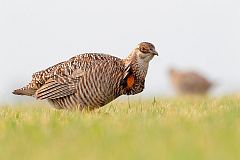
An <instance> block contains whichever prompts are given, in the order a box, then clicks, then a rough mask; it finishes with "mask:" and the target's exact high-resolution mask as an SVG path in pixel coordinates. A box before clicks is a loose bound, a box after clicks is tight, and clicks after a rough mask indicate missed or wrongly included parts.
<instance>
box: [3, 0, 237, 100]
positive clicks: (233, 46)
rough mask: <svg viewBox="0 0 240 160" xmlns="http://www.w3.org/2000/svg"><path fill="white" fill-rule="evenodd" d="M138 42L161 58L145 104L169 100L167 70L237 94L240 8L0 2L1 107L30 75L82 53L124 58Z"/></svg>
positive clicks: (223, 0) (221, 3)
mask: <svg viewBox="0 0 240 160" xmlns="http://www.w3.org/2000/svg"><path fill="white" fill-rule="evenodd" d="M141 41H149V42H152V43H153V44H154V45H155V47H156V49H157V51H158V52H159V56H158V57H156V58H154V60H153V61H152V62H151V64H150V67H149V72H148V75H147V79H146V89H145V90H144V92H143V93H142V94H141V95H143V96H152V95H159V96H170V95H172V94H173V88H172V86H171V84H170V82H169V77H168V69H169V68H170V67H175V68H178V69H183V70H196V71H199V72H200V73H201V74H203V75H204V76H205V77H208V78H209V80H210V81H213V82H215V83H216V86H215V87H214V88H213V89H212V91H211V94H212V95H225V94H233V93H237V92H239V91H240V83H239V82H240V73H239V69H240V47H239V46H240V45H239V44H240V1H237V0H201V1H192V0H168V1H163V0H148V1H141V0H132V1H128V0H121V1H113V0H101V1H97V0H80V1H79V0H78V1H77V0H68V1H63V0H41V1H33V0H21V1H19V0H0V68H1V78H0V102H4V103H5V102H11V101H13V100H20V99H21V100H22V99H23V97H21V98H19V97H17V96H14V95H12V94H11V92H12V90H13V89H15V88H19V87H22V86H24V85H25V84H27V83H28V82H29V81H30V80H31V75H32V73H34V72H36V71H39V70H42V69H45V68H46V67H49V66H51V65H54V64H56V63H58V62H61V61H64V60H67V59H69V58H71V57H72V56H74V55H76V54H80V53H84V52H100V53H108V54H111V55H115V56H118V57H121V58H124V57H126V56H127V55H128V54H129V52H130V51H131V50H132V49H133V48H134V47H135V46H136V45H137V44H138V43H139V42H141Z"/></svg>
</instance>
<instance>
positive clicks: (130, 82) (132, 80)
mask: <svg viewBox="0 0 240 160" xmlns="http://www.w3.org/2000/svg"><path fill="white" fill-rule="evenodd" d="M133 84H134V77H133V76H132V75H130V76H129V77H128V78H127V88H132V86H133Z"/></svg>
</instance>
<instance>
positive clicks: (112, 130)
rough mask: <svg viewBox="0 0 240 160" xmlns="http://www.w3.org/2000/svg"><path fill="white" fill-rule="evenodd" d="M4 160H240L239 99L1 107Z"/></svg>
mask: <svg viewBox="0 0 240 160" xmlns="http://www.w3.org/2000/svg"><path fill="white" fill-rule="evenodd" d="M0 159H1V160H8V159H11V160H12V159H26V160H27V159H29V160H33V159H34V160H38V159H44V160H53V159H56V160H62V159H69V160H72V159H81V160H83V159H87V160H95V159H97V160H125V159H131V160H135V159H136V160H149V159H167V160H168V159H178V160H186V159H190V160H198V159H208V160H214V159H217V160H221V159H226V160H231V159H240V96H229V97H222V98H206V97H205V98H203V97H179V98H172V99H160V98H157V99H155V100H141V101H140V100H136V101H130V105H129V104H128V103H127V102H126V103H124V102H114V103H111V104H109V105H108V106H105V107H103V108H102V109H100V110H96V111H94V112H83V113H81V112H72V111H65V110H55V109H53V108H51V107H49V106H47V105H46V104H35V105H33V104H32V105H31V104H28V105H18V106H2V107H1V108H0Z"/></svg>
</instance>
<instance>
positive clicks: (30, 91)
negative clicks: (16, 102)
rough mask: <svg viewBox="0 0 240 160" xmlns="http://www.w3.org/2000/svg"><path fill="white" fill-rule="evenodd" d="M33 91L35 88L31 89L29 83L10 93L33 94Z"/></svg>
mask: <svg viewBox="0 0 240 160" xmlns="http://www.w3.org/2000/svg"><path fill="white" fill-rule="evenodd" d="M35 92H36V89H33V88H31V87H30V86H29V85H27V86H26V87H23V88H19V89H16V90H14V91H13V92H12V93H13V94H15V95H26V96H33V95H34V94H35Z"/></svg>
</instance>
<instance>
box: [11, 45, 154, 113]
mask: <svg viewBox="0 0 240 160" xmlns="http://www.w3.org/2000/svg"><path fill="white" fill-rule="evenodd" d="M156 54H157V52H156V51H155V47H154V46H153V45H152V44H151V43H148V42H142V43H140V44H139V45H138V46H137V48H135V49H134V50H133V51H132V52H131V54H130V55H129V56H128V57H127V58H126V59H120V58H117V57H114V56H111V55H107V54H97V53H85V54H81V55H77V56H75V57H73V58H71V59H69V60H68V61H65V62H61V63H59V64H56V65H54V66H52V67H49V68H47V69H46V70H42V71H40V72H37V73H35V74H33V76H32V81H31V82H30V83H29V84H28V85H27V86H26V87H23V88H20V89H17V90H15V91H13V94H17V95H27V96H34V97H35V98H36V99H40V100H42V99H47V100H48V101H49V102H51V103H52V104H53V105H54V106H55V107H56V108H59V109H73V108H78V109H83V108H85V107H89V108H90V109H94V108H99V107H102V106H104V105H105V104H107V103H109V102H110V101H112V100H114V99H116V98H117V97H119V96H120V95H124V94H127V95H133V94H137V93H140V92H141V91H142V90H143V89H144V82H145V77H146V74H147V69H148V64H149V61H150V60H151V59H152V58H153V56H154V55H156Z"/></svg>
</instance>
